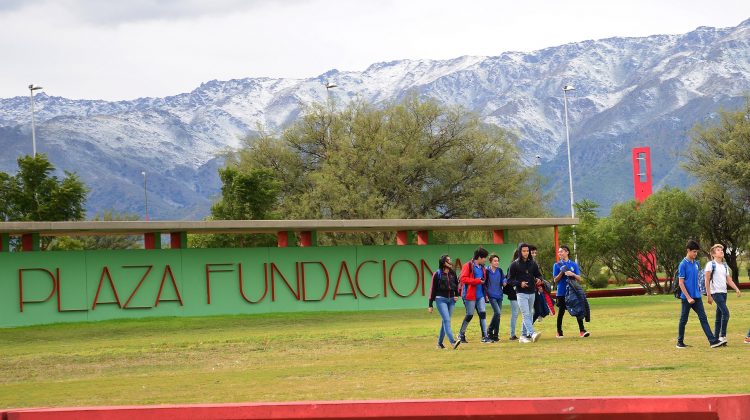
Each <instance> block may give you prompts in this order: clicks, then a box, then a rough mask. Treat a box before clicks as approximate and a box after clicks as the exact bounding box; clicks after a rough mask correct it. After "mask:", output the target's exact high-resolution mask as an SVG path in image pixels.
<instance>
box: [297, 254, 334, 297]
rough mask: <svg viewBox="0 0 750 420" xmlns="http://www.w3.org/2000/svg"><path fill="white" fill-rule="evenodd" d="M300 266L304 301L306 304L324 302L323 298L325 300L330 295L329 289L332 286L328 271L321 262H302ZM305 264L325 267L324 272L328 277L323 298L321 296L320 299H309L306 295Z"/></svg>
mask: <svg viewBox="0 0 750 420" xmlns="http://www.w3.org/2000/svg"><path fill="white" fill-rule="evenodd" d="M299 264H300V268H301V270H300V271H302V300H303V301H306V302H313V301H321V300H323V298H325V297H326V295H327V294H328V288H329V286H330V285H331V278H330V277H329V276H328V269H327V268H326V266H325V265H324V264H323V263H322V262H320V261H305V262H301V263H299ZM305 264H318V265H320V266H321V267H323V272H324V273H325V275H326V290H325V291H324V292H323V296H321V297H320V299H307V296H306V294H307V286H306V284H305Z"/></svg>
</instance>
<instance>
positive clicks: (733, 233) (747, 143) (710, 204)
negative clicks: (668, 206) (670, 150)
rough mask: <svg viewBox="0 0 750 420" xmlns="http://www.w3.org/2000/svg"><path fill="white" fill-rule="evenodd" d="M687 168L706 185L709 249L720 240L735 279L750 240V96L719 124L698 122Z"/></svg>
mask: <svg viewBox="0 0 750 420" xmlns="http://www.w3.org/2000/svg"><path fill="white" fill-rule="evenodd" d="M687 160H688V163H687V164H686V165H685V169H686V170H687V171H688V172H690V173H692V174H693V175H694V176H696V177H697V178H698V179H699V180H700V183H699V185H698V186H697V188H696V190H695V194H696V196H697V197H698V199H699V200H700V202H701V207H702V220H703V221H704V224H703V238H704V244H703V246H704V248H705V249H706V250H707V249H708V248H709V247H710V246H711V245H712V244H714V243H720V244H722V245H724V249H725V250H726V255H725V259H726V262H727V264H728V265H729V267H730V268H731V270H732V277H733V279H734V281H735V282H736V281H738V280H739V267H738V264H737V259H738V257H739V256H740V255H741V254H742V252H743V251H744V250H745V249H747V246H748V241H750V98H748V99H747V100H746V102H745V107H744V109H741V110H738V111H725V110H720V111H719V121H718V123H716V124H713V125H708V126H702V125H697V126H696V127H695V128H694V129H693V132H692V135H691V143H690V148H689V151H688V155H687Z"/></svg>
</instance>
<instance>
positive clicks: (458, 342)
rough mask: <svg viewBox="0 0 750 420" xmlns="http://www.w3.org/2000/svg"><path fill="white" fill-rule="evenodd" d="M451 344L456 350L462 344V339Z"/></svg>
mask: <svg viewBox="0 0 750 420" xmlns="http://www.w3.org/2000/svg"><path fill="white" fill-rule="evenodd" d="M451 345H452V346H453V350H456V349H457V348H458V346H460V345H461V340H456V341H454V342H453V344H451Z"/></svg>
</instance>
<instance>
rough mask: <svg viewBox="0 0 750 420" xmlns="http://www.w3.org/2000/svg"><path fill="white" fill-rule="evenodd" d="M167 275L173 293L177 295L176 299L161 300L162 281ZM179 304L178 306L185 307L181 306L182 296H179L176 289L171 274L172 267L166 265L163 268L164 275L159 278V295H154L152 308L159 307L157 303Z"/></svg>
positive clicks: (175, 283)
mask: <svg viewBox="0 0 750 420" xmlns="http://www.w3.org/2000/svg"><path fill="white" fill-rule="evenodd" d="M167 273H169V279H170V280H172V287H174V292H175V293H177V299H161V292H162V290H164V281H165V280H166V279H167ZM160 301H161V302H180V306H185V305H183V304H182V296H180V290H179V289H177V282H176V281H175V280H174V274H173V273H172V267H170V266H169V264H167V266H166V267H165V268H164V275H163V276H161V285H160V286H159V294H158V295H156V302H154V307H157V306H159V302H160Z"/></svg>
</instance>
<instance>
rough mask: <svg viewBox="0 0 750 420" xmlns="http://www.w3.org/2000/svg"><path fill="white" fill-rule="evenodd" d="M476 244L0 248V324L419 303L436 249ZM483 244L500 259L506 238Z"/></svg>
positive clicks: (454, 252)
mask: <svg viewBox="0 0 750 420" xmlns="http://www.w3.org/2000/svg"><path fill="white" fill-rule="evenodd" d="M476 246H477V245H426V246H417V245H407V246H396V245H392V246H356V247H355V246H349V247H347V246H342V247H305V248H299V247H293V248H246V249H156V250H98V251H65V252H26V253H23V252H10V253H5V252H3V253H0V327H10V326H22V325H35V324H46V323H57V322H76V321H96V320H105V319H116V318H139V317H147V316H198V315H220V314H252V313H269V312H298V311H340V310H346V311H351V310H375V309H402V308H420V307H426V306H427V299H428V294H429V291H430V279H431V275H432V272H433V271H434V270H435V269H436V267H437V262H438V258H439V257H440V256H441V255H443V254H445V253H449V254H450V255H451V256H452V257H453V259H454V261H460V262H462V263H465V262H466V261H468V260H470V259H471V257H472V255H473V252H474V249H475V248H476ZM486 248H487V249H488V251H490V252H496V253H498V254H499V255H500V258H501V267H503V268H505V267H507V266H508V263H509V262H510V258H511V255H512V254H513V249H514V248H513V246H512V245H488V246H486ZM458 269H460V267H457V270H458ZM22 306H23V311H22V310H21V307H22Z"/></svg>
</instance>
